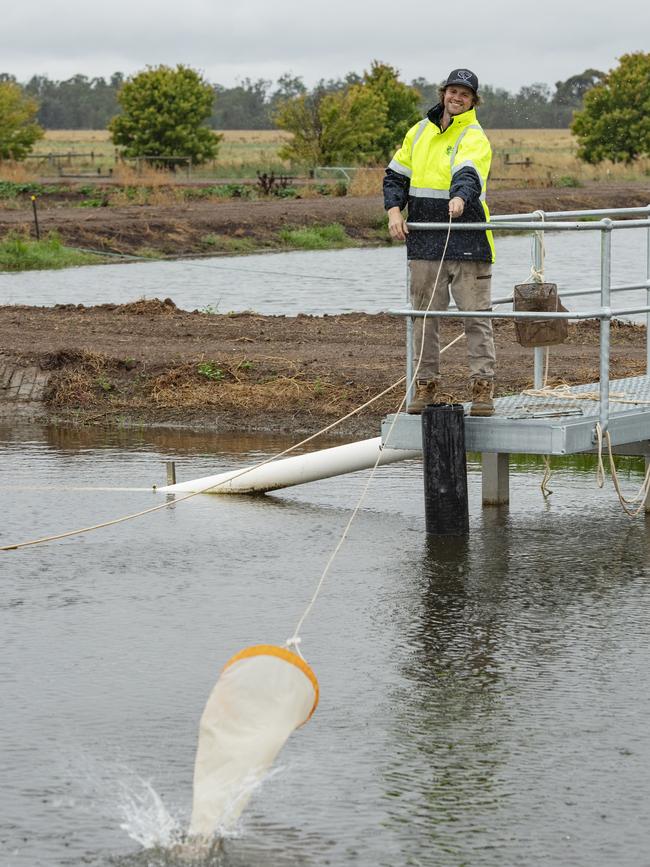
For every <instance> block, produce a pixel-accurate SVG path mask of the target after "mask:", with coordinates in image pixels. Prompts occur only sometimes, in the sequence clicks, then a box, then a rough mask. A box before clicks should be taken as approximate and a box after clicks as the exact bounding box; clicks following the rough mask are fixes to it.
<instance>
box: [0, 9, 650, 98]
mask: <svg viewBox="0 0 650 867" xmlns="http://www.w3.org/2000/svg"><path fill="white" fill-rule="evenodd" d="M649 10H650V3H649V2H648V0H626V2H625V3H624V4H621V6H620V7H616V5H615V4H614V3H612V2H611V0H610V2H604V0H582V2H576V0H544V2H540V3H530V2H527V0H519V2H514V0H510V2H508V0H481V2H478V0H464V2H444V3H440V2H438V3H436V2H428V3H422V2H417V0H415V2H414V0H411V2H410V3H405V2H398V0H392V2H388V0H329V2H327V0H323V2H320V3H314V2H310V0H300V2H298V0H228V2H226V0H184V2H181V3H173V4H172V3H170V2H168V0H167V2H166V0H108V2H106V0H103V2H98V0H95V2H93V0H64V2H62V3H60V4H58V3H52V0H47V2H46V0H31V2H22V3H16V2H13V3H11V4H9V3H7V4H5V8H4V10H3V16H2V17H3V21H2V29H1V32H0V72H9V73H12V74H13V75H15V76H16V78H18V80H19V81H26V80H27V79H28V78H29V77H31V76H32V75H34V74H42V75H47V76H49V77H50V78H53V79H64V78H69V77H70V76H72V75H74V74H75V73H82V74H84V75H87V76H89V77H93V76H99V75H103V76H109V75H110V74H111V73H112V72H115V71H117V70H119V71H122V72H124V73H126V74H132V73H134V72H137V71H138V70H140V69H143V68H144V67H145V66H146V65H158V64H160V63H166V64H170V65H175V64H177V63H184V64H188V65H190V66H193V67H194V68H196V69H200V70H201V71H202V72H203V74H204V75H205V77H206V78H207V79H208V80H210V81H212V82H215V83H219V84H223V85H225V86H232V85H234V84H236V82H237V80H238V79H242V78H245V77H249V78H252V79H257V78H267V79H271V80H273V81H275V80H276V79H277V77H278V76H279V75H281V74H283V73H285V72H291V73H293V74H294V75H297V76H302V77H303V79H304V80H305V83H306V84H307V85H308V86H312V85H313V84H314V83H315V82H316V81H317V80H318V79H320V78H339V77H342V76H344V75H345V74H346V73H347V72H350V71H355V72H362V71H363V70H364V69H365V68H367V67H368V66H369V64H370V61H371V60H373V59H378V60H382V61H384V62H387V63H390V64H392V65H393V66H396V67H398V69H399V70H400V72H401V75H402V78H403V80H406V81H410V80H411V79H413V78H417V77H420V76H422V77H423V78H425V79H427V80H428V81H435V82H438V81H440V80H441V79H443V78H445V77H446V76H447V74H448V73H449V71H450V70H451V69H452V68H454V67H458V66H468V67H469V68H470V69H472V70H474V71H475V72H476V73H477V75H478V77H479V80H480V81H481V82H482V83H485V84H491V85H493V86H498V87H505V88H507V89H508V90H517V89H518V88H519V87H520V86H521V85H523V84H531V83H533V82H537V81H543V82H546V83H548V84H550V85H553V84H554V83H555V82H556V81H559V80H562V79H566V78H568V77H569V76H571V75H574V74H576V73H579V72H582V71H583V70H585V69H587V68H590V67H593V68H595V69H600V70H603V71H607V70H609V69H611V68H612V67H613V66H615V65H616V60H617V58H618V57H620V56H621V54H625V53H627V52H631V51H648V50H650V11H649Z"/></svg>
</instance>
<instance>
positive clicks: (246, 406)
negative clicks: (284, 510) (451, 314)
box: [0, 299, 645, 436]
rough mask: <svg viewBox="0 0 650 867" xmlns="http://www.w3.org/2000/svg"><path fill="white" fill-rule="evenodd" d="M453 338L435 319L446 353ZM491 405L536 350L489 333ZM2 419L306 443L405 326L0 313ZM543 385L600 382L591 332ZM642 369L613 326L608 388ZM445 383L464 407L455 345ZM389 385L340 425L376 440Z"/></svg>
mask: <svg viewBox="0 0 650 867" xmlns="http://www.w3.org/2000/svg"><path fill="white" fill-rule="evenodd" d="M460 331H462V325H461V323H460V321H459V320H453V319H451V320H444V322H443V326H442V335H443V342H444V343H447V342H449V341H450V340H451V339H453V337H455V336H456V335H457V334H458V333H459V332H460ZM495 337H496V344H497V353H498V378H497V394H499V395H504V394H508V393H513V392H519V391H521V390H522V389H523V388H526V387H529V386H531V385H532V376H533V360H532V351H531V350H526V349H523V348H522V347H520V346H519V344H517V343H516V341H515V338H514V327H513V325H512V323H508V322H505V321H502V320H498V321H496V322H495ZM0 346H2V347H4V348H3V351H2V352H1V353H0V413H1V414H2V415H3V416H4V417H5V418H7V417H9V418H17V417H19V416H22V417H29V418H32V419H38V420H41V421H46V422H52V421H60V422H65V423H74V424H102V425H125V426H126V425H128V426H131V425H165V426H182V427H189V428H195V429H211V430H217V431H224V432H225V431H240V432H245V431H275V432H286V433H289V434H297V433H304V432H308V433H312V432H315V431H316V430H319V429H320V428H321V427H323V426H324V425H326V424H328V423H330V422H332V421H334V420H335V419H337V418H339V417H341V416H343V415H344V414H346V413H347V412H349V411H350V410H352V409H353V408H355V407H356V406H358V405H360V404H362V403H364V402H365V401H367V400H368V399H369V398H370V397H372V396H374V395H375V394H377V393H379V392H381V391H382V390H383V389H385V388H387V387H388V386H389V385H391V384H392V383H394V382H396V381H397V380H398V379H399V378H400V377H402V376H403V375H404V372H405V371H404V368H405V361H404V357H405V351H404V323H403V322H402V321H401V320H398V319H397V318H393V317H391V316H388V315H386V314H377V315H369V314H364V313H349V314H343V315H338V316H323V317H315V316H314V317H312V316H302V315H301V316H297V317H285V316H262V315H259V314H255V313H240V314H234V315H214V314H208V313H201V312H197V311H195V312H189V311H184V310H180V309H178V308H177V307H176V305H175V304H174V302H173V301H172V300H171V299H167V300H156V299H154V300H149V301H140V302H136V303H133V304H125V305H114V304H104V305H100V306H97V307H83V306H75V305H64V306H61V305H60V306H57V307H54V308H46V307H27V306H11V307H9V306H7V307H0ZM550 352H551V355H550V363H549V381H550V382H551V383H556V384H557V383H560V382H567V383H570V384H577V383H583V382H593V381H596V380H597V379H598V366H599V364H598V323H597V322H596V321H584V322H580V323H577V324H575V325H571V326H570V334H569V339H568V340H567V341H566V343H564V344H562V345H561V346H556V347H552V348H551V350H550ZM644 370H645V328H644V327H643V326H639V325H629V324H618V323H615V322H613V323H612V351H611V376H612V377H613V378H616V377H622V376H633V375H638V374H640V373H643V372H644ZM444 384H445V386H446V388H447V389H448V390H449V391H452V392H453V393H454V395H455V397H456V398H457V399H459V400H467V399H468V398H469V389H468V371H467V365H466V358H465V348H464V345H463V341H460V342H459V343H458V344H457V345H455V346H454V347H453V348H452V349H451V350H450V351H449V352H448V353H447V354H446V355H445V362H444ZM402 395H403V386H401V385H400V386H398V387H397V388H396V389H394V391H393V392H391V393H390V394H388V395H386V396H385V397H383V398H382V399H380V400H379V401H377V402H376V403H374V404H373V405H372V406H371V407H369V408H368V409H366V410H364V411H363V412H362V413H361V414H360V415H358V416H356V417H354V418H353V419H351V420H350V421H348V422H346V423H345V425H344V426H342V427H341V428H340V429H339V430H338V433H339V434H341V435H344V436H346V435H351V434H352V435H363V436H374V435H376V434H377V433H378V426H379V423H380V420H381V418H382V417H383V415H385V414H386V413H387V412H391V411H394V410H395V409H396V408H397V406H398V404H399V401H400V398H401V396H402Z"/></svg>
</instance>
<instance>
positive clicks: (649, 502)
mask: <svg viewBox="0 0 650 867" xmlns="http://www.w3.org/2000/svg"><path fill="white" fill-rule="evenodd" d="M649 469H650V457H649V456H648V455H646V458H645V471H646V473H647V472H648V470H649ZM644 505H645V513H646V515H650V491H648V495H647V497H646V498H645V504H644Z"/></svg>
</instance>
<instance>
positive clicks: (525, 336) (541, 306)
mask: <svg viewBox="0 0 650 867" xmlns="http://www.w3.org/2000/svg"><path fill="white" fill-rule="evenodd" d="M513 298H514V303H513V306H514V309H515V310H516V311H519V312H537V311H543V312H549V313H550V312H558V313H566V312H567V309H566V307H564V306H563V304H562V302H561V301H560V296H559V295H558V294H557V285H556V284H555V283H520V284H519V285H518V286H515V291H514V296H513ZM515 332H516V335H517V342H518V343H520V344H521V345H522V346H554V345H555V344H556V343H564V341H565V340H566V339H567V336H568V334H569V324H568V321H567V320H566V319H515Z"/></svg>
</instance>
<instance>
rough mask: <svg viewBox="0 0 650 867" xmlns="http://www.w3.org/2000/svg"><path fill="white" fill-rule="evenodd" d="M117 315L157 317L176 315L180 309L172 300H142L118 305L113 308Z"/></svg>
mask: <svg viewBox="0 0 650 867" xmlns="http://www.w3.org/2000/svg"><path fill="white" fill-rule="evenodd" d="M113 309H114V310H115V312H116V313H121V314H126V315H128V316H157V315H159V314H161V313H175V312H176V310H177V309H178V308H177V307H176V304H175V303H174V302H173V301H172V299H171V298H165V299H164V301H161V300H160V298H141V299H140V300H139V301H130V302H129V303H128V304H117V305H115V306H114V307H113Z"/></svg>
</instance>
